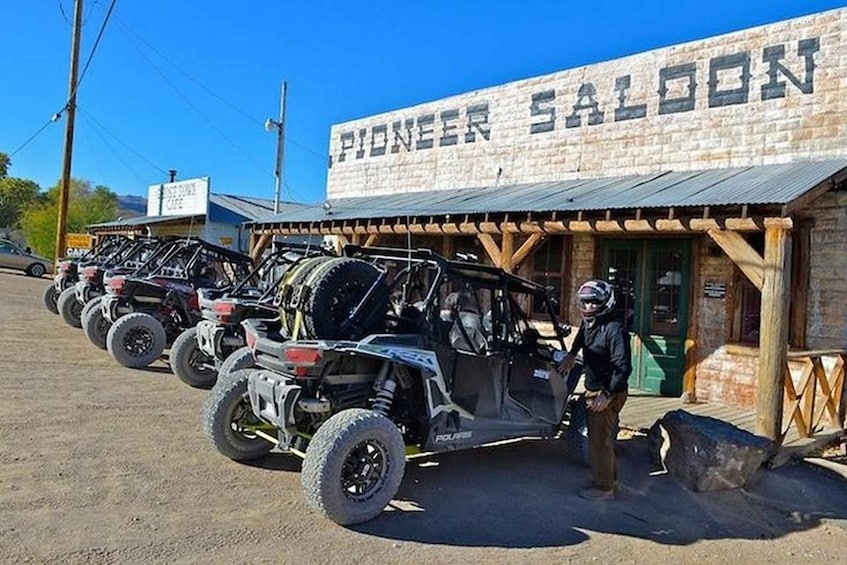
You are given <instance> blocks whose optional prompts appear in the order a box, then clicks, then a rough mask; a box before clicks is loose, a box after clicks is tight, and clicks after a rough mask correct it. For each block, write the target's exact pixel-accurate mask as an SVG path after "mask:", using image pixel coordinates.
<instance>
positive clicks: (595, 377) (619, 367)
mask: <svg viewBox="0 0 847 565" xmlns="http://www.w3.org/2000/svg"><path fill="white" fill-rule="evenodd" d="M577 300H578V302H579V310H580V313H581V314H582V319H583V323H582V325H581V326H580V328H579V332H577V335H576V337H575V338H574V341H573V344H572V346H571V351H570V355H569V356H568V357H567V358H566V360H565V361H564V363H563V364H564V365H565V367H567V368H569V366H572V365H573V358H574V355H575V354H576V353H577V352H578V351H579V350H580V349H582V357H583V363H584V365H585V389H586V393H585V402H586V403H587V404H588V445H589V460H590V463H591V478H592V484H591V487H590V488H587V489H585V490H584V491H582V492H581V493H580V496H582V497H583V498H587V499H590V500H604V499H608V498H612V497H614V494H615V483H616V481H617V467H616V463H615V440H616V437H615V434H616V433H617V429H618V422H619V416H620V411H621V409H622V408H623V405H624V403H625V402H626V397H627V381H628V380H629V375H630V373H631V372H632V361H631V359H630V345H629V333H628V332H627V330H626V327H625V326H624V324H623V322H622V321H621V320H619V319H617V317H615V316H614V314H613V309H614V306H615V294H614V291H613V289H612V287H611V285H609V283H607V282H606V281H602V280H591V281H588V282H586V283H585V284H583V285H582V286H581V287H580V288H579V291H578V292H577Z"/></svg>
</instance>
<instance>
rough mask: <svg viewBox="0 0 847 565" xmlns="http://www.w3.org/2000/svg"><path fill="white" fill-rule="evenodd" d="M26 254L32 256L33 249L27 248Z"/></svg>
mask: <svg viewBox="0 0 847 565" xmlns="http://www.w3.org/2000/svg"><path fill="white" fill-rule="evenodd" d="M26 252H27V255H32V247H29V246H27V248H26Z"/></svg>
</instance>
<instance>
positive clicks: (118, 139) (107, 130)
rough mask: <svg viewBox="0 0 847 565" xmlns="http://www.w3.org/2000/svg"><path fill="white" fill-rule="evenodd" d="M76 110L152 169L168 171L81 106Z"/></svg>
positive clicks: (165, 173) (162, 171) (164, 172)
mask: <svg viewBox="0 0 847 565" xmlns="http://www.w3.org/2000/svg"><path fill="white" fill-rule="evenodd" d="M77 110H78V111H79V113H80V114H82V115H84V116H85V117H86V119H89V120H91V121H92V123H94V124H95V125H96V126H97V127H99V128H100V129H101V130H103V131H104V132H106V133H107V134H109V135H110V136H111V137H112V138H113V139H114V140H115V141H117V142H118V143H120V144H121V145H123V146H124V147H125V148H126V149H128V150H129V151H130V152H131V153H133V154H134V155H135V156H136V157H138V158H139V159H141V160H142V161H144V162H145V163H147V164H148V165H150V166H151V167H153V168H154V169H156V170H157V171H159V172H160V173H162V174H163V175H167V174H168V172H167V171H166V170H165V169H163V168H162V167H160V166H158V165H157V164H156V163H154V162H153V161H151V160H150V159H148V158H147V157H145V156H144V155H142V154H141V153H139V152H138V151H137V150H135V149H133V147H132V146H130V145H129V144H128V143H127V142H125V141H124V140H122V139H121V138H120V137H118V136H117V135H116V134H115V133H113V132H112V131H111V130H109V128H107V127H106V126H104V125H103V124H102V123H101V122H100V121H98V120H97V118H95V117H94V116H92V115H91V114H90V113H89V112H86V111H85V110H84V109H83V108H80V107H77Z"/></svg>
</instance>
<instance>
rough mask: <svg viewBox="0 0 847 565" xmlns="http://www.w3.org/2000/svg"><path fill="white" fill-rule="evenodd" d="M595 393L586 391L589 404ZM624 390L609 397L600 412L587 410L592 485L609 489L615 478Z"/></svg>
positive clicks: (624, 397)
mask: <svg viewBox="0 0 847 565" xmlns="http://www.w3.org/2000/svg"><path fill="white" fill-rule="evenodd" d="M595 395H596V393H592V392H588V393H586V395H585V401H586V402H587V403H588V404H589V405H590V404H591V401H592V400H593V398H594V396H595ZM625 402H626V392H617V393H615V394H613V395H612V398H611V399H609V405H608V406H607V407H606V409H605V410H603V411H602V412H591V411H590V410H589V411H588V459H589V462H590V463H591V482H592V484H593V486H595V487H597V488H601V489H604V490H610V489H612V488H614V486H615V480H616V479H617V465H616V463H615V440H616V439H617V437H616V435H617V429H618V423H619V416H620V413H621V409H622V408H623V405H624V403H625Z"/></svg>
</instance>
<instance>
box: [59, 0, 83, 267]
mask: <svg viewBox="0 0 847 565" xmlns="http://www.w3.org/2000/svg"><path fill="white" fill-rule="evenodd" d="M81 35H82V0H75V1H74V28H73V35H72V37H71V72H70V80H69V81H68V103H67V105H66V106H65V113H67V115H68V121H67V122H66V123H65V151H64V157H63V163H62V181H61V185H60V186H59V217H58V219H57V221H56V253H55V257H54V259H55V262H54V264H55V263H58V260H59V258H60V257H62V256H63V255H64V254H65V250H66V248H65V236H66V235H67V232H68V195H69V193H70V186H71V158H72V155H73V146H74V118H75V117H76V87H77V73H78V71H79V42H80V36H81Z"/></svg>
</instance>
